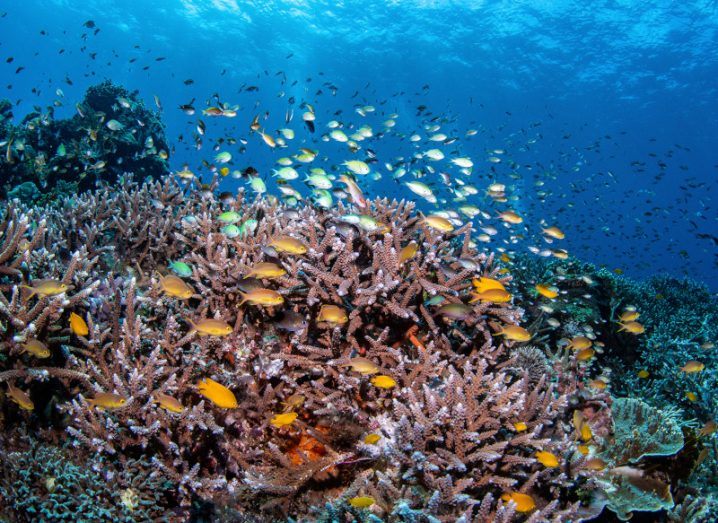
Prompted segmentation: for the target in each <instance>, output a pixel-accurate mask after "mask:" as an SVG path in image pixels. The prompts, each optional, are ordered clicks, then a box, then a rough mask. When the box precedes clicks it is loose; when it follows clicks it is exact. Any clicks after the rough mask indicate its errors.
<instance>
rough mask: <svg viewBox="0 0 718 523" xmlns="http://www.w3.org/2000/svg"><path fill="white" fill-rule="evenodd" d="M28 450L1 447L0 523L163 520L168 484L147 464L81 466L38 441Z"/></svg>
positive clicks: (96, 462) (89, 464) (164, 517)
mask: <svg viewBox="0 0 718 523" xmlns="http://www.w3.org/2000/svg"><path fill="white" fill-rule="evenodd" d="M30 441H31V443H30V444H29V447H28V448H27V449H26V450H22V451H13V452H10V451H8V450H7V449H5V448H2V447H0V452H2V454H3V459H2V462H0V508H1V509H2V515H3V517H4V518H7V519H3V520H4V521H18V522H22V521H27V522H30V521H78V520H79V519H81V520H82V521H98V522H103V521H110V520H112V521H119V522H127V523H130V522H135V521H151V520H157V519H159V518H160V517H162V518H163V519H164V520H165V521H171V520H172V518H171V517H167V513H166V509H164V508H163V507H162V498H163V497H164V496H166V495H168V494H169V493H170V491H171V484H170V483H168V482H166V480H164V479H162V478H161V476H160V475H159V474H158V473H157V472H156V471H154V472H152V471H151V469H150V467H149V466H148V465H147V464H143V463H140V462H136V461H129V462H124V463H122V465H121V466H120V467H117V468H115V467H114V466H113V465H111V464H109V463H107V462H105V461H102V460H97V459H95V460H92V461H91V462H89V463H88V462H84V463H82V464H80V463H78V462H76V461H73V458H72V456H71V455H70V454H69V453H68V452H66V451H63V450H62V449H60V448H58V447H54V446H49V445H43V444H42V443H39V442H37V441H33V440H30Z"/></svg>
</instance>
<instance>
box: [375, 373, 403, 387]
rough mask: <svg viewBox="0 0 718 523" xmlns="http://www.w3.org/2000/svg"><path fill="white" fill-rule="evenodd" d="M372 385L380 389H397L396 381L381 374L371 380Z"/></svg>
mask: <svg viewBox="0 0 718 523" xmlns="http://www.w3.org/2000/svg"><path fill="white" fill-rule="evenodd" d="M369 381H371V384H372V385H374V386H375V387H379V388H380V389H392V388H394V387H396V380H395V379H394V378H392V377H391V376H387V375H386V374H379V375H378V376H374V377H372V378H371V380H369Z"/></svg>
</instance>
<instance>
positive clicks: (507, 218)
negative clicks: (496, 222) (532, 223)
mask: <svg viewBox="0 0 718 523" xmlns="http://www.w3.org/2000/svg"><path fill="white" fill-rule="evenodd" d="M499 218H500V219H501V220H502V221H504V222H506V223H510V224H512V225H516V224H519V223H521V222H523V221H524V219H523V218H522V217H521V216H519V215H518V214H516V213H515V212H514V211H504V212H502V213H501V214H499Z"/></svg>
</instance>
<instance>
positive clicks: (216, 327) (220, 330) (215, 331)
mask: <svg viewBox="0 0 718 523" xmlns="http://www.w3.org/2000/svg"><path fill="white" fill-rule="evenodd" d="M187 323H189V324H190V325H191V326H192V330H191V331H190V332H196V333H197V334H199V335H200V336H227V335H229V334H232V331H233V330H234V329H232V327H230V326H229V325H227V324H226V323H225V322H224V321H222V320H215V319H211V318H210V319H206V320H200V321H199V322H197V323H193V322H192V320H187Z"/></svg>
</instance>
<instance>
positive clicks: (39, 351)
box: [22, 338, 51, 359]
mask: <svg viewBox="0 0 718 523" xmlns="http://www.w3.org/2000/svg"><path fill="white" fill-rule="evenodd" d="M22 352H28V353H30V354H32V355H33V356H35V357H36V358H40V359H44V358H49V357H50V354H51V353H50V349H48V348H47V345H45V344H44V343H43V342H41V341H40V340H36V339H35V338H29V339H28V340H27V341H26V342H25V343H23V344H22Z"/></svg>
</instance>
